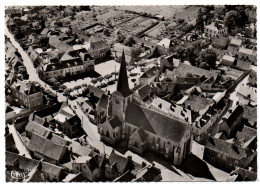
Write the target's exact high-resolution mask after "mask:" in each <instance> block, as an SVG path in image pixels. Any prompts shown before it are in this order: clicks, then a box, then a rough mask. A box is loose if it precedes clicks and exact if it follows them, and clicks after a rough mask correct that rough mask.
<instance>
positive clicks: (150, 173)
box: [132, 163, 162, 182]
mask: <svg viewBox="0 0 260 188" xmlns="http://www.w3.org/2000/svg"><path fill="white" fill-rule="evenodd" d="M161 180H162V176H161V170H160V169H158V168H156V167H155V166H154V163H152V165H151V166H150V165H146V166H145V167H143V168H142V169H140V170H139V171H138V172H137V174H136V178H135V179H133V180H132V182H157V181H161Z"/></svg>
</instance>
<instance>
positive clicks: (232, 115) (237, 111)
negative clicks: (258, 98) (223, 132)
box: [224, 105, 243, 127]
mask: <svg viewBox="0 0 260 188" xmlns="http://www.w3.org/2000/svg"><path fill="white" fill-rule="evenodd" d="M242 113H243V107H242V106H240V105H237V106H235V107H233V108H232V112H228V113H227V114H226V115H225V116H224V117H225V118H226V119H227V124H228V126H230V127H231V126H233V124H234V122H235V121H236V120H237V117H239V116H240V115H241V114H242Z"/></svg>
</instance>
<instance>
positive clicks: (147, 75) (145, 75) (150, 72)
mask: <svg viewBox="0 0 260 188" xmlns="http://www.w3.org/2000/svg"><path fill="white" fill-rule="evenodd" d="M156 74H157V68H156V66H153V67H152V68H150V69H149V70H147V71H145V72H144V73H143V74H142V76H140V78H151V77H153V76H156Z"/></svg>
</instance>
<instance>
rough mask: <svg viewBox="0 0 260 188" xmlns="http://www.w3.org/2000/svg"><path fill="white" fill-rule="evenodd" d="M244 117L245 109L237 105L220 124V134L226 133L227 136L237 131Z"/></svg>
mask: <svg viewBox="0 0 260 188" xmlns="http://www.w3.org/2000/svg"><path fill="white" fill-rule="evenodd" d="M242 117H243V107H242V106H240V105H236V106H233V107H231V108H230V109H229V110H228V112H227V113H226V114H225V115H224V116H223V117H222V120H221V121H220V122H219V124H218V126H219V132H224V133H225V134H226V135H227V136H230V134H231V133H232V132H233V131H234V130H235V128H236V127H237V125H238V124H239V123H240V122H241V119H242Z"/></svg>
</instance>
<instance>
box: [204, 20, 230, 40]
mask: <svg viewBox="0 0 260 188" xmlns="http://www.w3.org/2000/svg"><path fill="white" fill-rule="evenodd" d="M227 32H228V29H227V28H226V27H224V25H223V24H220V23H214V22H213V23H211V24H210V25H206V26H205V28H204V33H205V36H206V37H211V38H215V37H217V36H218V35H224V36H226V35H227Z"/></svg>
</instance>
